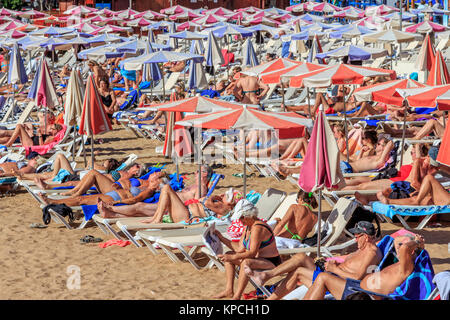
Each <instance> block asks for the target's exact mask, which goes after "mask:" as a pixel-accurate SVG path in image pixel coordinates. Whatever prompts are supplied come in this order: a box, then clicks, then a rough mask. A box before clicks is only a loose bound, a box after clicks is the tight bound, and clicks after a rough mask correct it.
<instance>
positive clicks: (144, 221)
mask: <svg viewBox="0 0 450 320" xmlns="http://www.w3.org/2000/svg"><path fill="white" fill-rule="evenodd" d="M141 223H153V218H148V219H144V220H142V221H141Z"/></svg>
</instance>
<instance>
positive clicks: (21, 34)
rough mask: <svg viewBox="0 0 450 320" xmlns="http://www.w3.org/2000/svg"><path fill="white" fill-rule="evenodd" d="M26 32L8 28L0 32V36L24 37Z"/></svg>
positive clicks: (10, 37)
mask: <svg viewBox="0 0 450 320" xmlns="http://www.w3.org/2000/svg"><path fill="white" fill-rule="evenodd" d="M26 35H27V34H26V33H25V32H21V31H18V30H9V31H5V32H1V33H0V37H5V38H6V39H20V38H23V37H25V36H26Z"/></svg>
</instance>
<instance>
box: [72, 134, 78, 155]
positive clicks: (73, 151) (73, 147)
mask: <svg viewBox="0 0 450 320" xmlns="http://www.w3.org/2000/svg"><path fill="white" fill-rule="evenodd" d="M76 131H77V127H76V126H73V146H72V161H75V148H76V145H75V135H76V134H77V132H76Z"/></svg>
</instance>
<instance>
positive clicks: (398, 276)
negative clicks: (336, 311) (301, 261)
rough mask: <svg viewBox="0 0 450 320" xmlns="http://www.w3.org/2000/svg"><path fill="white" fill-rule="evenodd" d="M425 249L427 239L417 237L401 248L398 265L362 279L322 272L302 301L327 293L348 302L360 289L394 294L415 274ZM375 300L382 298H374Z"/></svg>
mask: <svg viewBox="0 0 450 320" xmlns="http://www.w3.org/2000/svg"><path fill="white" fill-rule="evenodd" d="M423 248H424V239H423V237H421V236H416V238H415V239H414V240H410V241H407V242H402V245H401V246H400V247H399V248H398V251H397V256H398V260H399V261H398V262H397V263H394V264H391V265H390V266H387V267H385V268H384V269H382V270H381V271H378V272H373V273H370V274H368V275H366V276H365V277H364V278H362V279H361V280H359V279H358V280H355V279H351V278H349V277H346V278H342V277H339V276H336V275H333V274H331V273H328V272H322V273H321V274H319V275H318V276H317V278H316V281H314V283H313V285H312V286H311V287H310V288H309V289H308V292H307V293H306V295H305V297H304V298H303V300H323V299H324V297H325V294H326V292H327V291H329V292H330V293H331V294H332V295H333V297H335V298H336V299H341V300H345V299H346V298H347V296H348V295H350V294H352V293H354V292H355V291H356V290H357V289H363V290H367V291H371V292H375V293H379V294H383V295H388V294H390V293H393V292H394V290H395V288H397V287H398V286H399V285H401V284H402V283H403V282H404V281H405V280H406V279H407V278H408V277H409V275H410V274H411V273H412V272H413V270H414V261H415V259H416V257H417V256H418V254H419V253H420V252H421V251H422V249H423ZM374 298H375V299H379V297H377V296H374Z"/></svg>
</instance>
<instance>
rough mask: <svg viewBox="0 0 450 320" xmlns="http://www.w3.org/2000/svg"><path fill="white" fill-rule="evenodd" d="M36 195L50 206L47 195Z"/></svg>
mask: <svg viewBox="0 0 450 320" xmlns="http://www.w3.org/2000/svg"><path fill="white" fill-rule="evenodd" d="M36 195H37V196H38V198H39V199H41V200H42V202H43V203H44V204H45V205H47V204H49V201H48V198H47V196H46V195H45V194H43V193H37V194H36Z"/></svg>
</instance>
